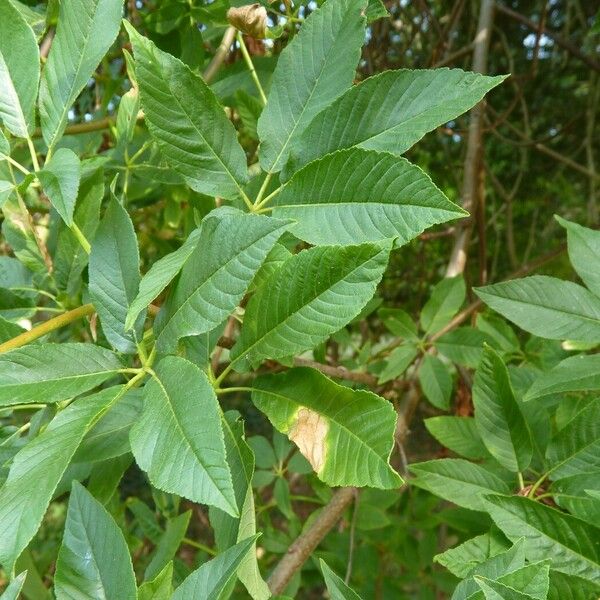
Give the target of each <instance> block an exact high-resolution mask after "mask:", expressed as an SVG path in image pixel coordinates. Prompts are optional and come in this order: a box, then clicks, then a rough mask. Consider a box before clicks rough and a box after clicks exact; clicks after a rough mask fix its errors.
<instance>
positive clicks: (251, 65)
mask: <svg viewBox="0 0 600 600" xmlns="http://www.w3.org/2000/svg"><path fill="white" fill-rule="evenodd" d="M236 37H237V41H238V43H239V45H240V50H241V51H242V56H243V57H244V60H245V61H246V65H247V66H248V70H249V71H250V76H251V77H252V80H253V81H254V83H255V85H256V88H257V89H258V93H259V95H260V99H261V100H262V103H263V106H264V105H265V104H266V103H267V97H266V96H265V91H264V90H263V87H262V85H261V83H260V79H259V78H258V75H257V74H256V69H255V68H254V63H253V62H252V57H251V56H250V53H249V52H248V48H246V44H245V43H244V37H243V36H242V34H241V32H239V31H238V32H237V36H236Z"/></svg>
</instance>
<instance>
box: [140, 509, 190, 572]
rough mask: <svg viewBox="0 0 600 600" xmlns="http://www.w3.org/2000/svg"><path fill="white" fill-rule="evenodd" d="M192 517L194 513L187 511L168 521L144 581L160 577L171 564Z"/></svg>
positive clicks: (147, 568)
mask: <svg viewBox="0 0 600 600" xmlns="http://www.w3.org/2000/svg"><path fill="white" fill-rule="evenodd" d="M191 516H192V511H191V510H187V511H186V512H184V513H181V514H180V515H177V516H176V517H173V518H171V519H168V520H167V524H166V528H165V532H164V533H163V534H162V536H161V538H160V540H159V541H158V544H157V545H156V549H155V550H154V555H153V556H152V560H151V561H150V564H149V565H148V566H147V567H146V570H145V571H144V579H146V580H151V579H154V578H155V577H158V575H159V574H160V573H161V571H162V570H163V569H164V568H165V567H166V566H167V565H168V564H170V563H171V560H172V559H173V557H174V556H175V554H176V553H177V550H178V549H179V546H180V544H181V542H182V540H183V538H184V537H185V533H186V531H187V528H188V525H189V523H190V517H191Z"/></svg>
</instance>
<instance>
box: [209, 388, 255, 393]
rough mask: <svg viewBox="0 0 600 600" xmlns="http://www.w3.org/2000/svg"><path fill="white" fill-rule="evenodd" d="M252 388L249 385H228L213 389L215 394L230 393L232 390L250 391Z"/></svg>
mask: <svg viewBox="0 0 600 600" xmlns="http://www.w3.org/2000/svg"><path fill="white" fill-rule="evenodd" d="M252 390H253V388H249V387H228V388H219V389H217V390H215V392H216V393H217V394H232V393H234V392H251V391H252Z"/></svg>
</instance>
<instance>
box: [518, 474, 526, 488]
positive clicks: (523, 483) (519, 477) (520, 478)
mask: <svg viewBox="0 0 600 600" xmlns="http://www.w3.org/2000/svg"><path fill="white" fill-rule="evenodd" d="M517 477H518V479H519V489H520V490H522V489H523V488H524V487H525V482H524V481H523V474H522V473H521V472H520V471H519V472H518V473H517Z"/></svg>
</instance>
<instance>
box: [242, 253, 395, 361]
mask: <svg viewBox="0 0 600 600" xmlns="http://www.w3.org/2000/svg"><path fill="white" fill-rule="evenodd" d="M389 252H390V247H389V243H387V244H362V245H360V246H346V247H341V248H340V247H339V246H320V247H317V248H310V249H308V250H303V251H302V252H300V253H298V254H295V255H294V256H291V257H290V258H289V259H287V260H286V261H285V262H284V263H283V265H282V266H281V268H280V269H279V270H277V271H275V272H274V273H273V275H272V276H271V277H269V279H268V280H267V281H265V282H264V284H263V285H262V286H261V287H260V288H259V289H258V290H257V292H256V293H255V295H254V296H253V297H252V298H251V300H250V302H249V303H248V306H247V308H246V314H245V317H244V326H243V327H242V332H241V335H240V337H239V339H238V342H237V344H236V345H235V346H234V347H233V349H232V353H231V359H232V361H233V363H234V364H235V366H236V368H237V369H239V370H243V369H247V368H248V367H249V366H250V365H254V364H258V363H259V362H261V361H262V360H263V359H265V358H273V359H277V358H283V357H287V356H292V355H294V354H298V353H300V352H304V351H305V350H309V349H312V348H314V347H315V346H317V345H318V344H319V343H321V342H322V341H324V340H325V339H327V337H328V336H329V335H331V334H332V333H334V332H335V331H338V330H339V329H340V328H341V327H343V326H344V325H346V324H347V323H349V322H350V321H351V320H352V319H353V318H354V317H356V315H358V314H359V313H360V311H361V309H362V308H363V306H364V305H365V304H366V303H367V302H368V301H369V300H370V299H371V298H372V296H373V294H374V293H375V288H376V287H377V284H378V283H379V280H380V279H381V277H382V275H383V272H384V270H385V268H386V266H387V261H388V256H389Z"/></svg>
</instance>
